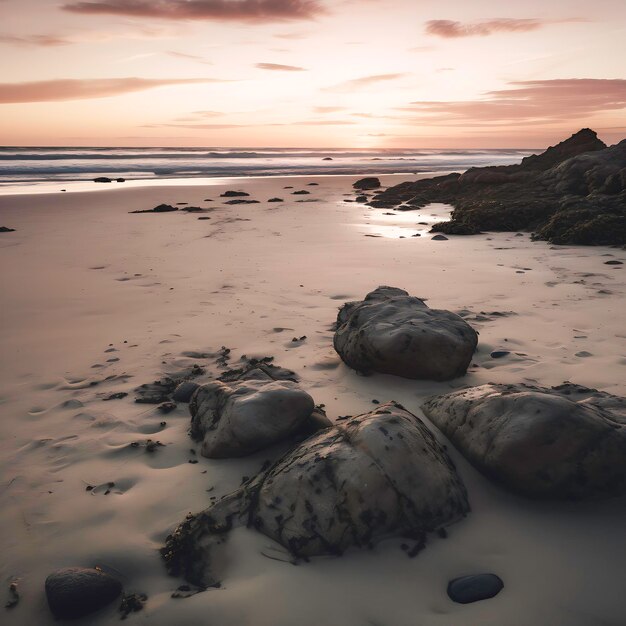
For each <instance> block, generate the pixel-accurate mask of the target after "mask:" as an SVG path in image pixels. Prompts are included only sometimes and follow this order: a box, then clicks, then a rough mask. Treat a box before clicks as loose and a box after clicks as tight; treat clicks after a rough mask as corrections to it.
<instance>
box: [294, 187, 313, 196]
mask: <svg viewBox="0 0 626 626" xmlns="http://www.w3.org/2000/svg"><path fill="white" fill-rule="evenodd" d="M310 193H311V192H310V191H307V190H306V189H301V190H300V191H294V192H292V195H294V196H306V195H308V194H310Z"/></svg>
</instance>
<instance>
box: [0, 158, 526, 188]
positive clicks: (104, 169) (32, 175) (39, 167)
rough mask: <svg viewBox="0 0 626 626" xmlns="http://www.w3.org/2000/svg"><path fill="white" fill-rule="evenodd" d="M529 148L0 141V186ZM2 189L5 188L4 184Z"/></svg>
mask: <svg viewBox="0 0 626 626" xmlns="http://www.w3.org/2000/svg"><path fill="white" fill-rule="evenodd" d="M533 152H536V151H535V150H521V149H519V150H518V149H514V148H512V149H497V150H495V149H494V150H374V149H362V150H339V149H328V150H322V149H282V148H261V149H259V148H254V149H249V150H248V149H240V148H238V149H232V148H30V147H29V148H14V147H13V148H12V147H0V186H2V187H5V188H6V187H11V186H22V187H23V186H24V185H29V184H33V185H37V184H40V183H51V182H59V183H62V182H63V183H65V182H79V181H91V180H93V179H94V178H96V177H98V176H107V177H110V178H118V177H119V178H125V179H127V180H150V179H164V178H214V177H220V178H223V177H234V176H281V175H282V176H286V175H333V174H337V175H339V174H363V175H365V174H407V175H411V174H425V173H433V174H436V173H437V172H450V171H464V170H466V169H468V168H470V167H480V166H484V165H506V164H509V163H517V162H519V161H520V160H521V159H522V157H524V156H526V155H528V154H532V153H533ZM6 191H7V190H6V189H5V192H6Z"/></svg>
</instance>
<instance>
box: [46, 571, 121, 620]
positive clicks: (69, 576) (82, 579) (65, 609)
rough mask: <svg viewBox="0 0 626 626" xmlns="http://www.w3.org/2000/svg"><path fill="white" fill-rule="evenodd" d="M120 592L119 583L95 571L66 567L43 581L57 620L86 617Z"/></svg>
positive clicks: (109, 601) (103, 573)
mask: <svg viewBox="0 0 626 626" xmlns="http://www.w3.org/2000/svg"><path fill="white" fill-rule="evenodd" d="M121 592H122V585H121V583H120V582H119V581H118V580H116V579H115V578H113V577H112V576H110V575H109V574H106V573H105V572H102V571H100V570H98V569H90V568H84V567H66V568H64V569H60V570H57V571H56V572H54V573H52V574H50V576H48V578H46V597H47V599H48V606H49V607H50V610H51V611H52V613H53V615H54V616H55V617H57V618H60V619H67V618H78V617H83V616H85V615H89V614H90V613H93V612H94V611H97V610H99V609H101V608H103V607H105V606H106V605H107V604H109V603H111V602H113V600H115V598H117V597H118V596H119V595H120V593H121Z"/></svg>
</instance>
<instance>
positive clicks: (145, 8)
mask: <svg viewBox="0 0 626 626" xmlns="http://www.w3.org/2000/svg"><path fill="white" fill-rule="evenodd" d="M62 8H63V9H64V10H66V11H70V12H72V13H84V14H92V15H102V14H106V15H121V16H124V17H146V18H159V19H167V20H221V21H239V22H256V23H267V22H281V21H288V20H311V19H314V18H315V17H316V16H318V15H322V14H324V13H326V9H325V8H324V7H323V6H322V5H321V4H320V3H319V2H318V0H104V1H102V2H93V1H89V2H70V3H68V4H64V5H63V7H62Z"/></svg>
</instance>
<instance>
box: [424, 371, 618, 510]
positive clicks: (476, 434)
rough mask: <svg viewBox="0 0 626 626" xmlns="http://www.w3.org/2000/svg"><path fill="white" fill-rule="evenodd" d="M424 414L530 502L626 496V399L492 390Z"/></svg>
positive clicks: (562, 389) (460, 395)
mask: <svg viewBox="0 0 626 626" xmlns="http://www.w3.org/2000/svg"><path fill="white" fill-rule="evenodd" d="M423 409H424V413H425V414H426V415H427V416H428V418H429V419H430V420H431V421H432V422H434V423H435V424H436V425H437V426H438V427H439V428H440V429H441V430H442V431H443V432H444V433H445V434H446V435H447V436H448V437H449V438H450V439H451V440H452V442H453V443H454V445H455V446H456V447H457V448H458V449H459V451H460V452H461V454H463V455H464V456H465V457H466V458H467V459H468V460H469V461H470V462H471V463H472V464H473V465H475V466H476V467H477V468H478V469H479V470H481V471H482V472H483V473H484V474H486V475H487V476H488V477H490V478H492V479H493V480H494V481H497V482H498V483H500V484H501V485H503V486H504V487H507V488H508V489H510V490H511V491H514V492H516V493H519V494H522V495H525V496H529V497H531V498H549V499H558V500H579V499H590V500H591V499H600V498H607V497H611V496H618V495H621V494H625V493H626V399H625V398H620V397H617V396H612V395H610V394H607V393H602V392H599V391H596V390H595V389H587V388H586V387H581V386H578V385H573V384H571V383H566V384H563V385H560V386H559V387H554V388H552V389H547V388H544V387H535V386H531V385H496V384H488V385H481V386H480V387H471V388H469V389H464V390H462V391H455V392H453V393H450V394H446V395H443V396H439V397H436V398H433V399H431V400H429V401H428V402H427V403H426V404H425V405H424V407H423Z"/></svg>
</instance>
